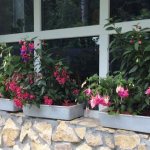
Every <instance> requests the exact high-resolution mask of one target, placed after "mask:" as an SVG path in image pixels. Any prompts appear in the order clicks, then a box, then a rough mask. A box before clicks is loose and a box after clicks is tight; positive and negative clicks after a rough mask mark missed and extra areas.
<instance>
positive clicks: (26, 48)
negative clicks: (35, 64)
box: [19, 40, 34, 62]
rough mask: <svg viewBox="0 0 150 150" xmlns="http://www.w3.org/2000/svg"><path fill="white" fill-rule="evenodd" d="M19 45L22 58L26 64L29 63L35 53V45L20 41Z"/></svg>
mask: <svg viewBox="0 0 150 150" xmlns="http://www.w3.org/2000/svg"><path fill="white" fill-rule="evenodd" d="M19 44H20V45H21V48H20V51H21V57H22V60H23V61H24V62H28V61H29V60H30V58H31V54H33V52H34V43H32V42H31V43H28V42H26V41H22V40H21V41H20V42H19Z"/></svg>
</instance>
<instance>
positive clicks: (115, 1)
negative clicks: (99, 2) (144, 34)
mask: <svg viewBox="0 0 150 150" xmlns="http://www.w3.org/2000/svg"><path fill="white" fill-rule="evenodd" d="M110 8H111V9H110V14H111V18H114V20H115V21H117V22H120V21H130V20H139V19H149V18H150V0H111V1H110Z"/></svg>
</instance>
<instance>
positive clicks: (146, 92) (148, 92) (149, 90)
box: [145, 87, 150, 96]
mask: <svg viewBox="0 0 150 150" xmlns="http://www.w3.org/2000/svg"><path fill="white" fill-rule="evenodd" d="M145 94H146V95H148V96H150V87H148V89H147V90H146V91H145Z"/></svg>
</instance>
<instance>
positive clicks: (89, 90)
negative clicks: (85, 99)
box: [84, 88, 92, 96]
mask: <svg viewBox="0 0 150 150" xmlns="http://www.w3.org/2000/svg"><path fill="white" fill-rule="evenodd" d="M84 94H85V95H86V96H91V94H92V90H91V89H90V88H88V89H86V90H84Z"/></svg>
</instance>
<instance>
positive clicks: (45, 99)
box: [44, 96, 53, 105]
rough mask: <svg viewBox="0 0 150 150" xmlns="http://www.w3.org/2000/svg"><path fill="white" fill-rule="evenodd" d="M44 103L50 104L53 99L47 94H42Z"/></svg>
mask: <svg viewBox="0 0 150 150" xmlns="http://www.w3.org/2000/svg"><path fill="white" fill-rule="evenodd" d="M44 104H45V105H52V104H53V99H51V98H49V97H48V96H44Z"/></svg>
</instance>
